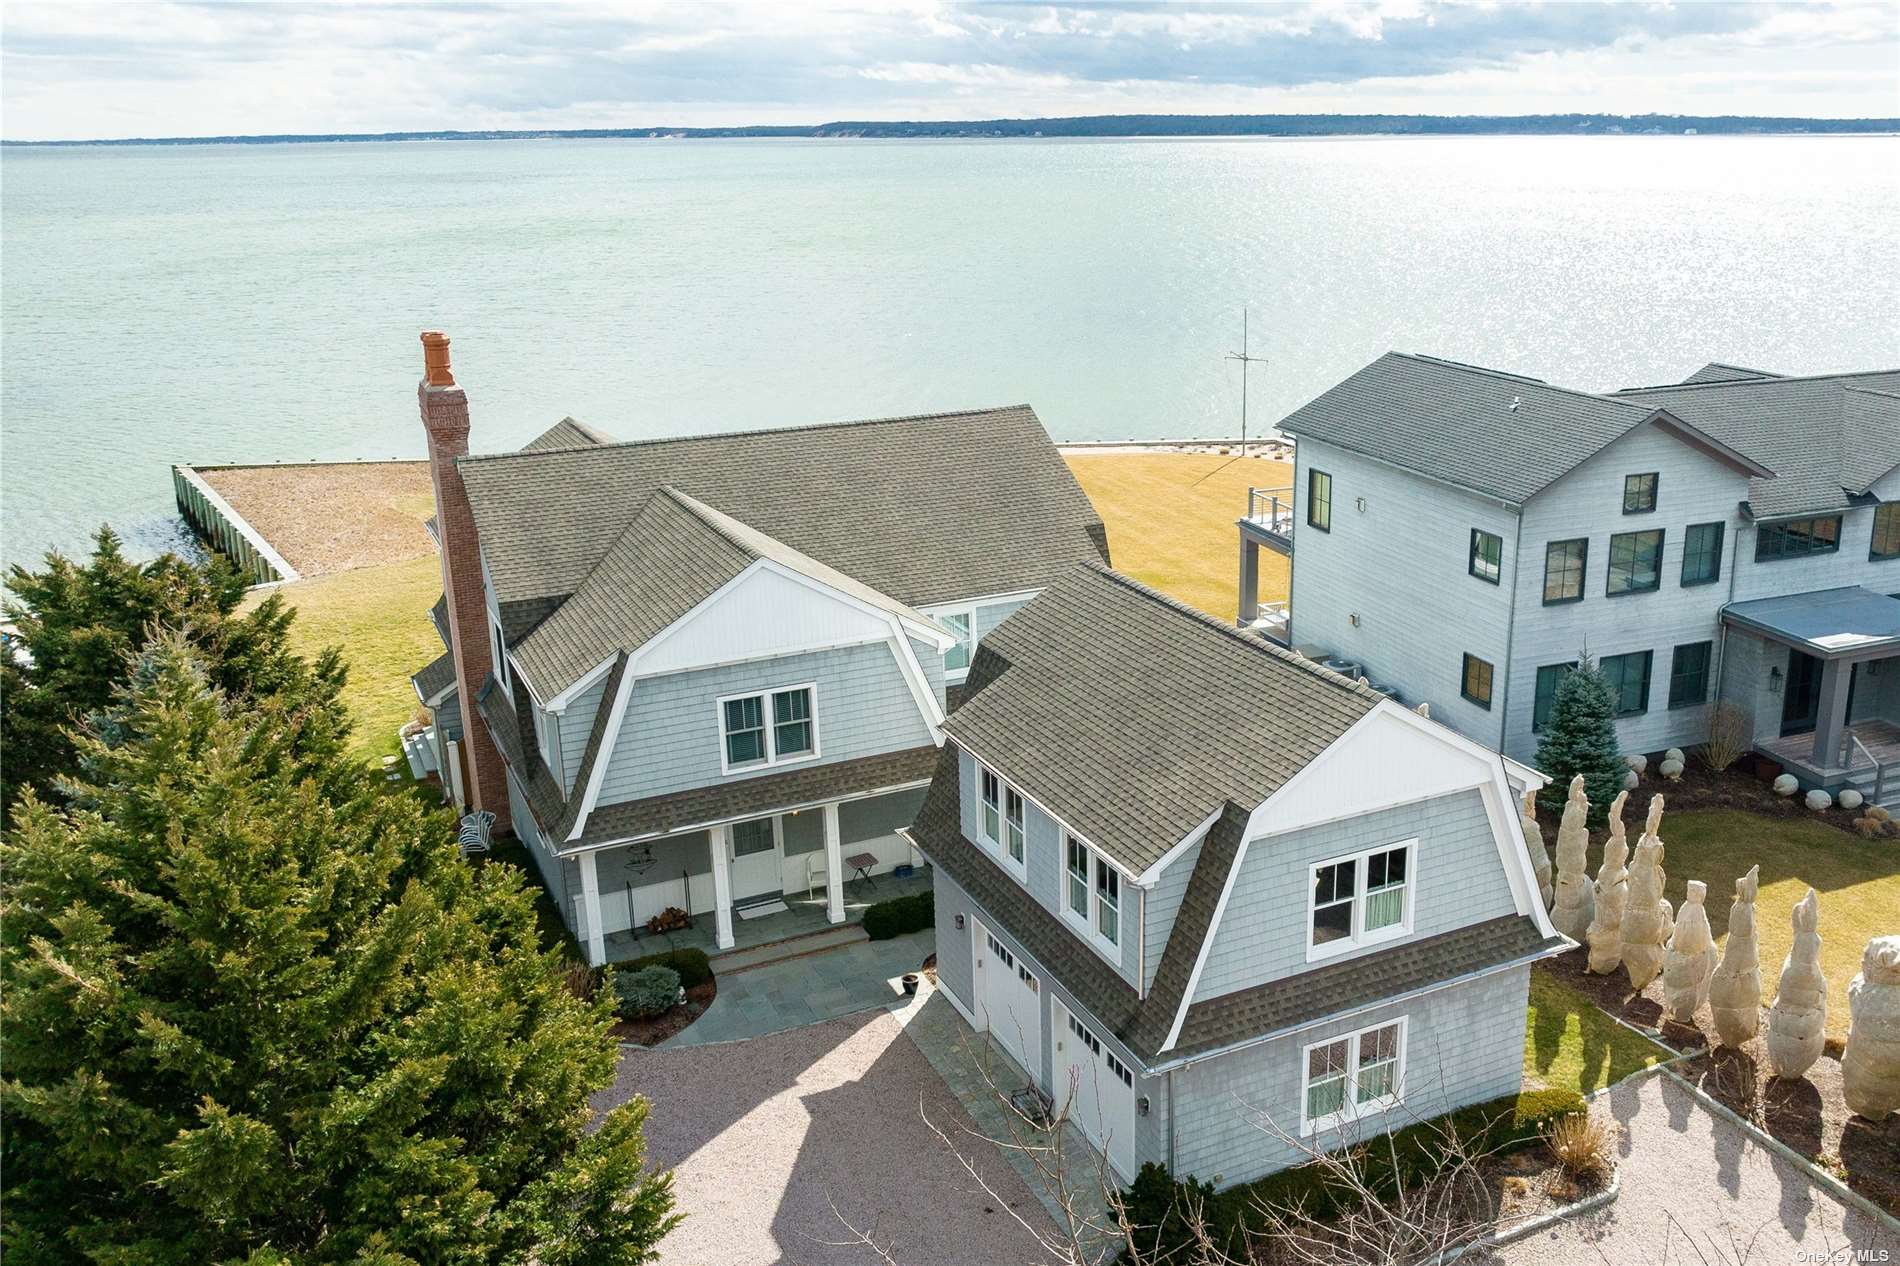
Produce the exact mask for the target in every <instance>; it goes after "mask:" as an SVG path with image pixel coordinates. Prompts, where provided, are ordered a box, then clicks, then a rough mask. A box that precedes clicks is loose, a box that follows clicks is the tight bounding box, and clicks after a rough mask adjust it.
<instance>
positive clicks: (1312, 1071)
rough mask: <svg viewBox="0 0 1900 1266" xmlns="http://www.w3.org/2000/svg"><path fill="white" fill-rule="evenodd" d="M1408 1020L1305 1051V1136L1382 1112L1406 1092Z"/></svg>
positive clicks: (1302, 1127) (1390, 1022)
mask: <svg viewBox="0 0 1900 1266" xmlns="http://www.w3.org/2000/svg"><path fill="white" fill-rule="evenodd" d="M1405 1031H1406V1022H1405V1018H1404V1017H1403V1016H1401V1017H1400V1018H1398V1019H1396V1020H1388V1021H1386V1022H1385V1023H1384V1024H1375V1025H1373V1026H1371V1027H1370V1028H1364V1029H1360V1030H1358V1031H1357V1032H1354V1033H1347V1034H1345V1035H1343V1036H1341V1037H1335V1038H1328V1039H1327V1040H1326V1041H1323V1042H1314V1043H1313V1044H1312V1045H1310V1046H1307V1047H1305V1048H1304V1049H1303V1050H1302V1051H1301V1058H1302V1064H1303V1067H1302V1069H1301V1096H1300V1133H1301V1134H1311V1133H1313V1132H1314V1131H1316V1130H1327V1129H1332V1128H1334V1127H1335V1126H1339V1125H1344V1124H1346V1123H1347V1122H1349V1121H1352V1120H1355V1119H1356V1118H1358V1117H1362V1116H1369V1115H1372V1114H1375V1113H1378V1112H1383V1111H1384V1110H1386V1109H1387V1108H1390V1107H1393V1106H1395V1105H1396V1104H1398V1103H1399V1102H1400V1100H1401V1099H1402V1098H1403V1097H1404V1093H1405Z"/></svg>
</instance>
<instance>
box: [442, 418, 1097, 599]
mask: <svg viewBox="0 0 1900 1266" xmlns="http://www.w3.org/2000/svg"><path fill="white" fill-rule="evenodd" d="M459 465H460V469H461V472H462V476H463V479H464V481H465V483H466V484H467V487H468V493H469V500H470V503H471V504H472V505H473V507H474V511H475V521H476V527H477V530H478V531H479V532H480V534H481V540H482V551H483V557H484V558H485V560H486V561H487V564H488V569H489V575H490V578H491V579H492V580H493V582H494V585H495V588H496V591H497V597H498V599H499V600H500V601H501V602H502V603H503V604H514V603H518V602H523V601H528V600H533V599H550V598H559V597H562V596H565V595H567V594H570V593H573V592H574V591H575V590H576V589H578V588H579V587H580V585H581V583H582V582H583V581H584V580H585V579H586V577H587V575H588V573H589V572H591V571H592V570H593V569H594V567H595V565H596V564H597V563H598V562H599V561H600V560H601V558H602V556H603V555H604V554H605V553H606V552H607V551H608V549H609V548H610V547H612V545H613V544H614V542H615V541H617V540H618V539H619V538H620V536H621V534H622V532H623V531H624V530H625V528H626V526H627V524H628V523H629V522H630V521H631V520H632V518H633V517H634V515H635V514H637V513H639V512H640V510H641V508H642V507H643V506H645V505H646V504H647V501H648V499H649V498H650V497H651V496H652V494H653V493H654V492H655V491H656V490H658V489H659V488H660V487H661V486H662V485H671V486H673V487H675V488H677V489H679V490H680V491H681V492H684V493H686V494H687V495H689V496H692V497H694V498H697V499H698V500H700V501H702V502H704V503H706V504H707V505H710V506H713V507H715V508H716V509H718V510H720V511H723V512H724V513H726V514H729V515H731V516H733V517H734V518H737V519H739V520H741V521H742V522H744V523H746V524H748V525H750V526H751V527H752V528H754V529H756V530H758V531H760V532H762V533H765V534H766V535H768V536H770V537H772V538H774V539H776V540H778V541H782V542H783V543H785V544H786V545H788V546H790V547H791V548H793V549H795V550H798V551H800V552H802V553H804V554H806V555H809V556H810V557H811V558H813V559H816V560H818V561H819V562H822V563H824V564H826V565H827V566H830V567H834V568H836V569H837V570H838V571H840V572H843V573H844V574H846V575H848V576H852V577H855V578H856V579H857V580H859V581H861V582H862V583H864V584H866V585H869V586H870V587H871V588H873V589H875V590H877V591H879V592H880V593H885V594H890V595H892V596H893V597H895V598H896V599H897V600H899V601H902V602H907V603H910V604H911V605H913V606H922V605H926V604H928V603H931V602H936V601H944V600H949V599H953V598H966V597H975V596H978V595H981V594H989V593H1005V592H1013V591H1016V590H1021V589H1028V588H1037V587H1040V586H1041V585H1042V584H1044V583H1046V582H1047V580H1048V579H1049V578H1050V577H1052V576H1054V575H1055V574H1056V573H1058V572H1059V571H1061V570H1062V569H1063V568H1064V567H1065V566H1067V565H1069V564H1071V563H1075V562H1080V561H1085V560H1087V559H1100V558H1103V557H1105V556H1106V549H1105V547H1104V546H1103V545H1102V544H1101V542H1102V541H1103V539H1104V531H1103V528H1102V522H1101V516H1100V515H1098V514H1097V513H1096V512H1095V509H1094V507H1093V506H1091V505H1090V504H1089V501H1088V498H1087V497H1086V496H1084V495H1083V493H1082V489H1081V487H1080V486H1079V485H1078V484H1077V483H1076V482H1075V477H1074V475H1073V474H1071V473H1070V471H1069V468H1068V466H1067V464H1065V463H1064V462H1063V460H1062V457H1061V455H1060V454H1059V453H1057V451H1056V449H1055V446H1054V445H1053V444H1052V443H1051V442H1050V441H1049V437H1048V435H1047V434H1046V433H1045V432H1044V431H1043V428H1042V423H1041V422H1040V421H1038V420H1037V418H1036V415H1035V413H1034V412H1033V411H1032V410H1031V409H1030V408H1029V407H1028V406H1026V405H1018V406H1013V407H1009V408H1000V409H979V410H971V411H969V412H963V413H942V414H932V415H928V416H920V417H909V418H886V419H877V420H872V421H865V422H844V423H835V424H831V425H826V426H811V427H797V428H789V429H783V430H774V431H751V432H744V433H739V434H730V435H706V436H694V437H687V438H681V439H672V440H653V441H646V442H640V443H623V444H602V445H596V446H594V447H592V448H585V449H566V450H541V451H535V452H523V453H502V454H495V455H491V456H480V457H468V458H463V459H462V460H461V462H460V463H459Z"/></svg>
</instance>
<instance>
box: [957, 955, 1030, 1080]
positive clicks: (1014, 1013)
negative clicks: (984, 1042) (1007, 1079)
mask: <svg viewBox="0 0 1900 1266" xmlns="http://www.w3.org/2000/svg"><path fill="white" fill-rule="evenodd" d="M970 930H971V936H972V938H973V941H974V945H973V948H974V950H975V958H976V976H977V987H976V1005H977V1016H976V1018H977V1022H978V1023H980V1024H981V1025H982V1026H983V1027H984V1028H985V1029H988V1030H989V1033H990V1037H991V1038H992V1039H994V1040H995V1042H996V1044H997V1045H998V1046H1001V1047H1002V1048H1003V1049H1004V1050H1005V1051H1007V1052H1008V1053H1009V1056H1010V1058H1011V1059H1014V1060H1015V1061H1016V1062H1017V1063H1018V1064H1021V1065H1022V1067H1023V1069H1024V1070H1025V1071H1026V1072H1028V1074H1029V1076H1030V1079H1031V1080H1032V1081H1041V1080H1042V984H1041V982H1040V981H1038V980H1037V979H1036V975H1035V973H1034V972H1032V971H1030V970H1029V968H1027V967H1025V966H1024V965H1023V964H1021V963H1019V962H1017V961H1016V955H1015V954H1013V953H1011V952H1010V949H1009V947H1008V946H1006V945H1004V944H1003V943H1002V942H1001V941H999V940H997V939H996V938H995V937H994V936H992V935H991V934H990V930H989V929H988V928H986V927H984V926H983V925H982V924H981V923H979V922H977V921H976V920H975V919H972V920H970Z"/></svg>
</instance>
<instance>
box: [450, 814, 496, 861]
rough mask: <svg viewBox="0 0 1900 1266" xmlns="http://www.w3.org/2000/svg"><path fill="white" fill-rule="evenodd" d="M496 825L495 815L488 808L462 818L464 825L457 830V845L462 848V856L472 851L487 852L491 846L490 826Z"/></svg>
mask: <svg viewBox="0 0 1900 1266" xmlns="http://www.w3.org/2000/svg"><path fill="white" fill-rule="evenodd" d="M494 825H495V815H494V814H493V813H490V812H489V811H488V810H487V809H483V810H481V811H480V812H478V813H470V814H467V815H465V816H464V817H463V818H462V825H461V826H460V827H459V828H457V830H456V832H455V843H456V847H458V848H460V849H461V850H462V856H464V857H467V856H468V855H469V854H471V853H486V852H487V851H488V850H489V848H490V847H491V844H492V841H491V839H490V837H489V828H491V827H493V826H494Z"/></svg>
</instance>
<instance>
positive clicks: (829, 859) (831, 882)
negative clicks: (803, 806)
mask: <svg viewBox="0 0 1900 1266" xmlns="http://www.w3.org/2000/svg"><path fill="white" fill-rule="evenodd" d="M821 813H822V815H823V817H824V821H825V917H826V918H827V919H829V920H831V921H832V922H833V923H843V922H844V849H843V847H842V846H841V845H840V844H839V843H838V838H839V837H838V806H837V804H836V803H835V802H834V803H832V804H828V805H826V806H825V807H824V808H823V810H821Z"/></svg>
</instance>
